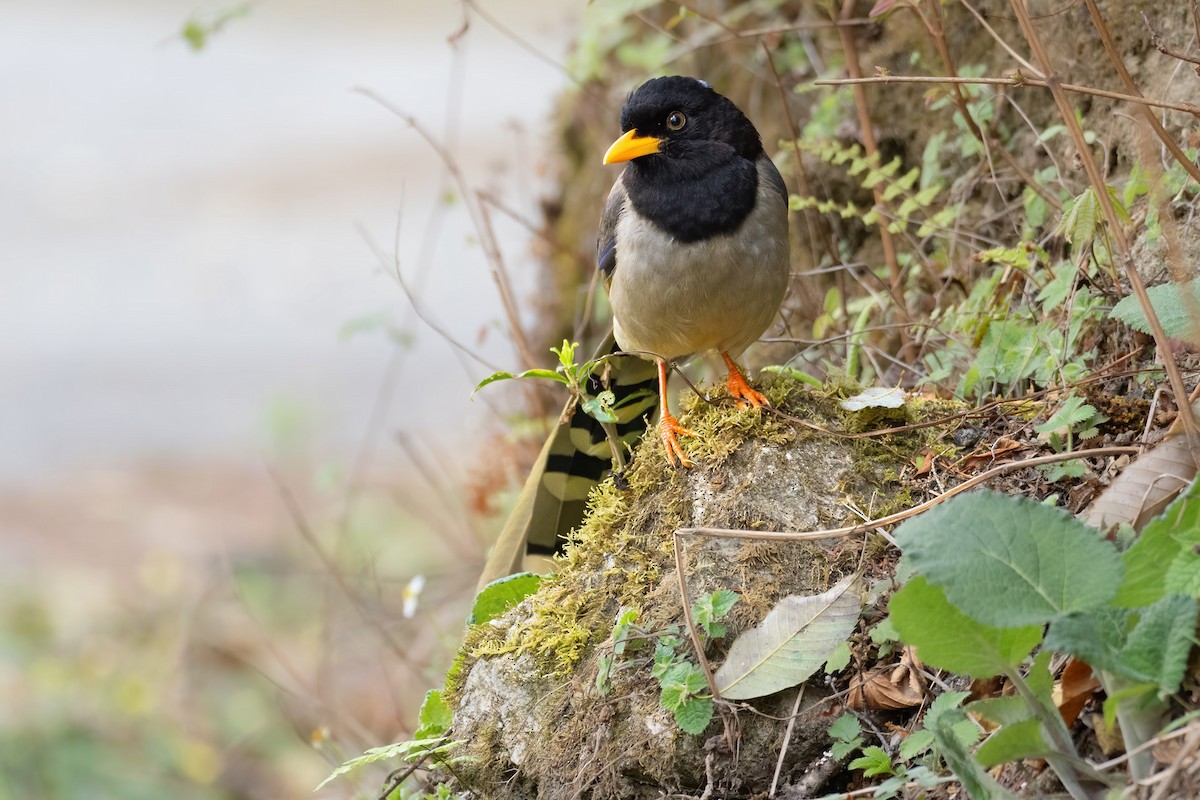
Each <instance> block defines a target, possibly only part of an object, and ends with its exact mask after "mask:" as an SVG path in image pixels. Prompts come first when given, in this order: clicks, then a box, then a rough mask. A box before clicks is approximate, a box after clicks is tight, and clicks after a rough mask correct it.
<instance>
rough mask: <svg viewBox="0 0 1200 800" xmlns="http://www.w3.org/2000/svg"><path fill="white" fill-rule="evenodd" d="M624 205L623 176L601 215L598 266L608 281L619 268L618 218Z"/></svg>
mask: <svg viewBox="0 0 1200 800" xmlns="http://www.w3.org/2000/svg"><path fill="white" fill-rule="evenodd" d="M622 175H623V173H622ZM624 207H625V184H624V183H623V182H622V180H621V178H617V182H616V183H614V184H613V187H612V191H610V192H609V193H608V201H607V202H606V203H605V204H604V213H603V214H601V215H600V239H599V242H598V243H597V245H596V266H597V267H599V269H600V273H601V275H603V276H604V280H606V281H611V280H612V274H613V270H615V269H616V268H617V220H618V219H620V217H621V209H623V208H624Z"/></svg>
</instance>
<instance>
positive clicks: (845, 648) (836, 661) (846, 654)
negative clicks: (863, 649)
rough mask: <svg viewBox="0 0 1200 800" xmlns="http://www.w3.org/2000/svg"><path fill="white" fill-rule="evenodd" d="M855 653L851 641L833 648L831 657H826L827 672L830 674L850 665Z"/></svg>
mask: <svg viewBox="0 0 1200 800" xmlns="http://www.w3.org/2000/svg"><path fill="white" fill-rule="evenodd" d="M853 655H854V654H853V653H852V652H851V651H850V643H849V642H842V643H841V644H839V645H838V646H837V647H835V648H833V652H832V653H830V654H829V658H827V659H825V672H826V673H827V674H829V675H832V674H833V673H835V672H841V671H842V670H844V669H845V668H846V667H848V666H850V658H851V656H853Z"/></svg>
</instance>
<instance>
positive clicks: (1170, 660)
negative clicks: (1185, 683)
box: [1122, 594, 1196, 695]
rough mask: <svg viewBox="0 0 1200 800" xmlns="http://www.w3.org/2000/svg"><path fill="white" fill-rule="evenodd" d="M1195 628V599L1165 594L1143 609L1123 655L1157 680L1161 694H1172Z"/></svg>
mask: <svg viewBox="0 0 1200 800" xmlns="http://www.w3.org/2000/svg"><path fill="white" fill-rule="evenodd" d="M1195 631H1196V601H1195V600H1193V599H1192V598H1191V597H1185V596H1183V595H1178V594H1176V595H1170V596H1168V597H1164V598H1163V599H1162V600H1159V601H1158V602H1157V603H1155V604H1154V605H1152V606H1150V607H1149V608H1146V609H1145V610H1143V611H1142V614H1141V616H1140V617H1139V619H1138V621H1137V624H1136V625H1134V627H1133V630H1132V631H1130V633H1129V639H1128V640H1127V641H1126V650H1125V652H1124V653H1123V654H1122V659H1123V661H1124V662H1125V663H1128V664H1130V665H1132V666H1133V668H1134V670H1135V671H1136V672H1138V673H1144V674H1145V675H1147V676H1148V677H1149V678H1150V679H1151V680H1152V681H1153V682H1154V683H1156V684H1158V690H1159V693H1160V694H1161V695H1168V694H1173V693H1175V692H1176V691H1178V690H1179V685H1180V682H1181V681H1182V680H1183V673H1184V670H1185V669H1186V668H1187V661H1188V653H1190V652H1191V649H1192V645H1193V644H1195ZM1135 680H1140V678H1135Z"/></svg>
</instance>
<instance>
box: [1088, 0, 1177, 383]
mask: <svg viewBox="0 0 1200 800" xmlns="http://www.w3.org/2000/svg"><path fill="white" fill-rule="evenodd" d="M1084 2H1085V3H1086V4H1087V9H1088V13H1089V14H1091V16H1092V24H1093V25H1094V26H1095V27H1096V31H1097V32H1098V33H1099V34H1100V41H1101V42H1102V43H1103V44H1104V52H1105V53H1106V54H1107V55H1108V60H1109V61H1111V62H1112V65H1113V68H1114V69H1116V71H1117V75H1119V76H1120V77H1121V82H1122V83H1124V84H1125V88H1126V90H1128V92H1129V93H1130V94H1132V95H1135V96H1137V97H1141V96H1142V92H1141V90H1140V89H1138V86H1137V84H1136V83H1134V81H1133V76H1132V75H1130V74H1129V70H1128V69H1126V67H1125V61H1124V59H1122V58H1121V53H1120V51H1118V50H1117V48H1116V45H1114V44H1113V40H1112V34H1111V33H1110V32H1109V30H1108V24H1107V23H1105V21H1104V17H1103V15H1101V14H1100V9H1099V8H1098V7H1097V6H1096V1H1095V0H1084ZM1138 107H1139V108H1140V109H1141V110H1142V115H1143V116H1144V117H1145V118H1146V121H1147V122H1148V123H1150V127H1152V128H1153V129H1154V133H1155V134H1156V135H1157V136H1158V138H1159V139H1160V140H1162V143H1163V145H1164V146H1166V148H1167V149H1168V150H1170V151H1171V155H1173V156H1175V160H1176V161H1178V162H1179V165H1180V166H1181V167H1183V168H1184V169H1185V170H1187V172H1188V174H1189V175H1191V176H1192V180H1194V181H1197V182H1200V168H1197V167H1196V165H1195V164H1193V163H1192V160H1191V159H1190V158H1188V157H1187V154H1186V153H1184V152H1183V148H1181V147H1180V146H1179V143H1178V142H1176V141H1175V138H1174V137H1173V136H1171V135H1170V134H1168V133H1167V131H1166V129H1165V128H1163V126H1162V123H1161V122H1159V121H1158V117H1156V116H1154V113H1153V112H1152V111H1150V109H1149V107H1147V106H1145V105H1139V106H1138ZM1074 118H1075V117H1074V115H1072V117H1071V119H1072V120H1073V119H1074ZM1148 316H1152V315H1148ZM1154 338H1155V339H1156V340H1157V339H1158V336H1157V334H1156V335H1155V337H1154ZM1164 352H1166V351H1164ZM1166 360H1167V359H1164V361H1166ZM1173 388H1174V387H1173ZM1182 396H1183V395H1180V397H1182Z"/></svg>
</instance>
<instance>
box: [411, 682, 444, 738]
mask: <svg viewBox="0 0 1200 800" xmlns="http://www.w3.org/2000/svg"><path fill="white" fill-rule="evenodd" d="M453 722H454V712H453V711H451V710H450V706H448V705H446V701H445V700H443V699H442V690H441V689H430V690H429V691H427V692H426V693H425V700H424V701H423V702H422V703H421V710H420V712H419V713H418V714H417V726H418V727H417V729H416V730H415V731H413V738H414V739H433V738H436V737H439V736H444V735H445V734H446V731H448V730H449V729H450V725H451V723H453Z"/></svg>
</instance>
